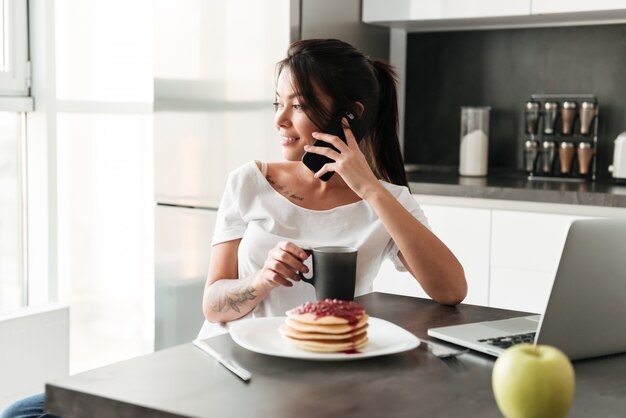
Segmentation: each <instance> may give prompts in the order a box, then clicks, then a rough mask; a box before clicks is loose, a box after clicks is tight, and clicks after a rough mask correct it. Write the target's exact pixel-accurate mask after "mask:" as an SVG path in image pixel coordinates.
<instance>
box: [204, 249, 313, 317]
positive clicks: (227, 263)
mask: <svg viewBox="0 0 626 418" xmlns="http://www.w3.org/2000/svg"><path fill="white" fill-rule="evenodd" d="M240 241H241V240H240V239H237V240H233V241H227V242H224V243H220V244H217V245H215V246H213V249H212V252H211V262H210V264H209V273H208V275H207V281H206V285H205V287H204V296H203V299H202V310H203V312H204V316H205V318H206V319H207V320H208V321H209V322H228V321H232V320H234V319H238V318H241V317H242V316H244V315H246V314H247V313H248V312H250V311H251V310H252V309H254V308H255V307H256V306H257V305H258V304H259V303H261V302H262V301H263V300H264V299H265V298H266V297H267V295H269V293H270V292H271V290H272V289H273V288H275V287H277V286H286V287H291V286H293V284H292V283H291V281H292V280H300V277H299V276H298V274H297V271H305V272H306V271H307V270H308V269H307V267H306V266H304V264H302V261H301V259H304V258H306V257H307V256H308V255H307V254H306V253H305V252H304V251H302V250H301V249H300V248H298V247H297V246H295V245H294V244H292V243H289V242H281V243H279V244H278V245H277V246H276V247H274V248H273V249H272V250H270V252H269V254H268V257H267V260H266V261H265V265H264V266H263V268H262V269H261V270H259V271H258V272H257V273H256V274H254V275H253V276H251V277H242V278H239V277H238V260H237V253H238V249H239V243H240Z"/></svg>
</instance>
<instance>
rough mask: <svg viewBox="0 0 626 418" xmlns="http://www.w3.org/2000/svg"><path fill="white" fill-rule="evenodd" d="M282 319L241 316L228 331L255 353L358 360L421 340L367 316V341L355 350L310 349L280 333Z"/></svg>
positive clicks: (410, 346) (404, 348) (412, 345)
mask: <svg viewBox="0 0 626 418" xmlns="http://www.w3.org/2000/svg"><path fill="white" fill-rule="evenodd" d="M284 323H285V317H284V316H279V317H271V318H251V319H244V320H242V321H238V322H236V323H234V324H233V325H232V326H231V327H230V335H231V337H232V338H233V340H234V341H235V342H236V343H237V344H239V345H240V346H242V347H243V348H246V349H248V350H250V351H254V352H256V353H261V354H267V355H269V356H278V357H289V358H297V359H304V360H316V361H342V360H358V359H362V358H368V357H376V356H384V355H387V354H394V353H401V352H403V351H408V350H412V349H414V348H415V347H417V346H419V345H420V340H419V339H418V338H417V337H416V336H415V335H413V334H411V333H410V332H408V331H407V330H405V329H404V328H401V327H399V326H397V325H396V324H392V323H391V322H388V321H385V320H384V319H380V318H372V317H370V318H369V320H368V323H369V327H368V328H367V336H368V339H369V342H368V343H367V345H366V346H365V347H363V348H361V349H360V350H359V352H358V353H354V354H349V353H313V352H309V351H304V350H300V349H298V348H296V347H293V346H292V345H291V344H289V342H288V341H287V340H285V339H284V338H283V336H282V335H280V333H279V332H278V327H280V325H281V324H284Z"/></svg>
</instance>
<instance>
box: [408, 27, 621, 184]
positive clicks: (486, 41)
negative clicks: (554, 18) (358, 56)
mask: <svg viewBox="0 0 626 418" xmlns="http://www.w3.org/2000/svg"><path fill="white" fill-rule="evenodd" d="M406 70H407V83H406V85H407V90H406V113H405V117H406V125H405V161H406V163H409V164H420V165H434V166H438V167H445V166H450V167H454V168H456V167H458V164H459V141H460V139H459V135H460V113H461V112H460V107H461V106H472V105H476V106H478V105H488V106H491V123H490V135H489V168H490V169H491V168H495V169H510V170H521V169H522V167H523V157H522V144H523V141H524V138H525V137H524V133H523V105H524V102H525V101H526V100H528V99H529V98H530V95H531V94H533V93H550V94H556V93H559V94H563V93H574V94H580V93H590V94H594V95H595V96H596V98H597V99H598V103H599V122H600V123H599V129H598V155H597V175H598V178H599V179H602V178H607V177H609V176H610V174H609V173H608V171H607V167H608V165H610V164H611V163H612V158H613V140H614V139H615V138H616V137H617V135H618V134H619V133H620V132H623V131H626V25H624V24H620V25H603V26H578V27H555V28H532V29H506V30H485V31H463V32H435V33H411V34H409V35H408V43H407V68H406Z"/></svg>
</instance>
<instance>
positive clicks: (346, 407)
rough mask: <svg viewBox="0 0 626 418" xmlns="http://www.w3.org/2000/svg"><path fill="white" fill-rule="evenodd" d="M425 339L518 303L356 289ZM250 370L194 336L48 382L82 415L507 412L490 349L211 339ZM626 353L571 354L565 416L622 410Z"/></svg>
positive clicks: (368, 303) (60, 401) (56, 401)
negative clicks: (340, 351)
mask: <svg viewBox="0 0 626 418" xmlns="http://www.w3.org/2000/svg"><path fill="white" fill-rule="evenodd" d="M357 300H358V301H359V302H360V303H363V304H364V305H365V307H366V309H367V312H368V313H369V314H370V316H372V317H377V318H384V319H386V320H388V321H391V322H394V323H396V324H397V325H400V326H402V327H404V328H405V329H406V330H408V331H409V332H411V333H413V334H414V335H416V336H418V337H420V338H422V339H425V340H428V339H430V337H429V336H428V335H427V334H426V332H427V329H428V328H430V327H434V326H443V325H454V324H462V323H467V322H474V321H483V320H494V319H502V318H507V317H511V316H515V315H522V314H521V313H520V312H513V311H506V310H501V309H493V308H486V307H480V306H473V305H464V304H463V305H459V306H456V307H450V306H443V305H439V304H437V303H435V302H433V301H431V300H427V299H419V298H410V297H405V296H396V295H389V294H383V293H373V294H368V295H365V296H361V297H359V298H357ZM207 341H208V342H210V345H211V346H212V347H213V348H214V349H215V350H217V351H218V352H220V353H222V354H223V355H226V356H227V357H229V358H231V359H233V360H235V361H236V362H238V363H240V364H241V365H242V366H243V367H245V368H246V369H248V370H249V371H250V372H251V373H252V379H251V380H250V382H248V383H244V382H243V381H241V380H240V379H238V378H237V377H235V376H234V375H233V374H232V373H230V372H229V371H227V370H226V369H225V368H223V367H222V366H221V365H220V364H218V363H217V362H216V361H215V360H214V359H212V358H211V357H209V356H207V355H205V354H204V353H202V352H201V351H200V350H198V349H196V348H195V347H194V346H193V345H192V344H191V343H188V344H183V345H181V346H177V347H173V348H170V349H167V350H162V351H158V352H156V353H153V354H148V355H145V356H141V357H137V358H134V359H130V360H127V361H124V362H120V363H117V364H113V365H110V366H106V367H102V368H99V369H95V370H91V371H88V372H84V373H81V374H77V375H74V376H70V377H67V378H64V379H59V380H58V381H55V382H52V383H49V384H47V385H46V407H47V408H48V409H49V411H50V412H52V413H55V414H59V415H63V416H77V417H93V416H101V417H109V416H111V417H113V416H114V417H131V416H151V417H163V418H165V417H168V418H169V417H208V416H211V417H276V418H282V417H284V418H288V417H289V418H291V417H299V418H307V417H359V418H365V417H414V416H424V417H460V416H473V417H485V418H487V417H494V418H495V417H501V416H502V415H501V414H500V412H499V411H498V407H497V406H496V403H495V400H494V398H493V392H492V387H491V373H492V369H493V364H494V358H493V357H490V356H486V355H482V354H478V353H473V352H472V353H468V354H464V355H462V356H460V357H458V358H456V359H453V360H442V359H440V358H437V357H435V356H434V355H432V354H431V353H430V352H429V351H428V350H427V349H426V345H425V344H422V345H421V346H420V347H418V348H417V349H414V350H410V351H406V352H403V353H397V354H393V355H388V356H381V357H375V358H369V359H362V360H358V361H338V362H326V361H304V360H296V359H290V358H282V357H273V356H266V355H263V354H257V353H254V352H251V351H248V350H246V349H244V348H242V347H240V346H238V345H237V344H235V343H234V342H233V340H232V339H231V338H230V336H229V335H221V336H218V337H214V338H212V339H209V340H207ZM625 360H626V354H623V355H614V356H607V357H601V358H597V359H590V360H584V361H577V362H574V369H575V373H576V393H575V396H574V402H573V404H572V408H571V411H570V413H569V415H568V416H569V417H618V416H624V408H626V384H625V383H626V377H624V376H626V361H625Z"/></svg>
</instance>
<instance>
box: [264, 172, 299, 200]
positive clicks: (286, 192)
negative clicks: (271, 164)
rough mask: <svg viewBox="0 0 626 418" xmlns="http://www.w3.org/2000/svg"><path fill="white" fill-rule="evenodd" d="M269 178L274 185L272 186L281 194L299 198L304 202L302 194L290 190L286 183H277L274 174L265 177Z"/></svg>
mask: <svg viewBox="0 0 626 418" xmlns="http://www.w3.org/2000/svg"><path fill="white" fill-rule="evenodd" d="M265 178H266V179H267V181H268V182H269V184H271V185H272V187H273V188H274V189H275V190H276V191H277V192H278V193H280V194H282V195H283V196H287V197H288V198H289V199H293V200H298V201H300V202H302V201H303V200H304V198H303V197H302V196H298V195H297V194H295V193H294V192H292V191H290V190H289V189H287V186H285V185H284V184H278V183H276V181H274V179H273V178H272V176H266V177H265Z"/></svg>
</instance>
